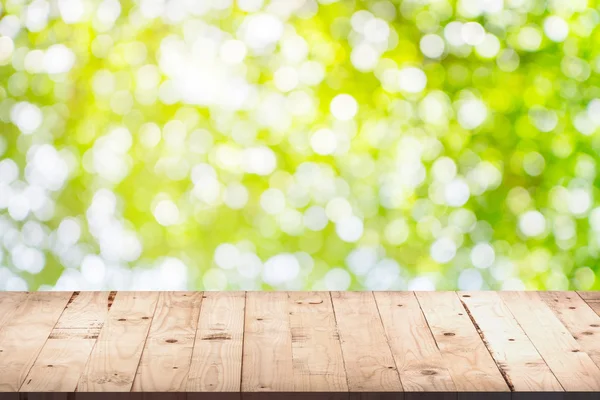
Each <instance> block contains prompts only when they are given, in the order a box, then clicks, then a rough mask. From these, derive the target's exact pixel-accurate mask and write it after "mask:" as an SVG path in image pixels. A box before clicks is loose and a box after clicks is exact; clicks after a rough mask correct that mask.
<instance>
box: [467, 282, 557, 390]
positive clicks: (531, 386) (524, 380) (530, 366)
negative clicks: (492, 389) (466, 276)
mask: <svg viewBox="0 0 600 400" xmlns="http://www.w3.org/2000/svg"><path fill="white" fill-rule="evenodd" d="M459 296H460V298H461V300H462V302H463V303H464V304H465V306H466V308H467V310H468V312H469V313H470V315H471V317H472V318H473V319H474V321H475V323H476V324H477V326H478V328H479V329H480V330H481V333H482V335H483V337H484V338H485V343H486V345H487V347H488V349H489V351H490V352H491V354H492V356H493V357H494V360H495V361H496V363H497V364H498V367H499V368H500V370H501V371H502V372H503V373H504V374H505V376H506V378H507V380H508V383H509V384H510V385H511V386H512V388H513V389H514V390H517V391H526V392H527V391H533V392H535V391H562V390H563V389H562V386H561V385H560V383H559V382H558V380H557V379H556V377H555V376H554V374H553V373H552V371H551V370H550V368H548V366H547V365H546V363H545V361H544V359H543V358H542V356H541V355H540V354H539V352H538V351H537V349H536V348H535V346H534V345H533V343H531V341H530V340H529V338H528V337H527V335H526V334H525V332H523V329H522V328H521V326H520V325H519V323H518V322H517V320H516V319H515V317H514V316H513V315H512V314H511V312H510V311H509V309H508V307H507V306H506V304H504V302H503V301H502V299H501V298H500V297H499V296H498V294H497V293H494V292H461V293H460V294H459Z"/></svg>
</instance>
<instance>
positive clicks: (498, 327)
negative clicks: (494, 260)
mask: <svg viewBox="0 0 600 400" xmlns="http://www.w3.org/2000/svg"><path fill="white" fill-rule="evenodd" d="M599 312H600V294H598V293H595V292H582V293H576V292H464V293H463V292H459V293H456V292H416V293H413V292H374V293H373V292H118V293H117V292H36V293H20V292H16V293H10V292H3V293H0V392H18V391H21V392H26V393H27V392H29V393H31V392H148V393H155V392H212V393H232V395H235V393H240V392H242V393H257V392H271V393H280V392H302V393H309V392H315V393H332V392H334V393H340V394H342V393H363V394H367V393H375V392H387V393H390V394H393V393H406V394H407V396H408V397H410V394H411V393H412V394H417V393H425V392H438V393H447V395H448V396H449V397H448V398H452V396H453V395H455V394H456V393H461V394H463V393H467V392H486V393H498V394H499V395H500V396H502V395H503V393H504V394H506V395H510V393H508V392H510V391H515V392H540V393H542V392H554V393H558V392H563V391H567V392H579V391H585V392H594V391H600V369H599V368H598V366H600V340H598V339H597V337H598V335H600V317H599V316H598V313H599ZM408 397H407V398H408Z"/></svg>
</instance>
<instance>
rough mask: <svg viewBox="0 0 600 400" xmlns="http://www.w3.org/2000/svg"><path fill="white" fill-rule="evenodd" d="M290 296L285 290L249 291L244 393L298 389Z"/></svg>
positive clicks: (245, 335) (247, 299)
mask: <svg viewBox="0 0 600 400" xmlns="http://www.w3.org/2000/svg"><path fill="white" fill-rule="evenodd" d="M287 298H288V295H287V293H284V292H248V293H247V294H246V317H245V327H246V328H245V332H244V351H243V360H242V366H243V367H242V391H243V392H267V391H275V392H286V391H287V392H290V391H293V390H294V378H293V367H292V338H291V334H290V322H289V315H288V313H289V310H288V301H287Z"/></svg>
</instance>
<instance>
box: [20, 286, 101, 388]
mask: <svg viewBox="0 0 600 400" xmlns="http://www.w3.org/2000/svg"><path fill="white" fill-rule="evenodd" d="M109 295H110V294H109V293H108V292H77V293H76V294H74V295H73V296H72V297H71V300H70V301H69V303H68V305H67V306H66V308H65V310H64V312H63V313H62V315H61V316H60V319H59V320H58V322H57V323H56V326H55V327H54V329H53V330H52V332H51V333H50V336H49V337H48V340H47V341H46V344H45V345H44V347H43V348H42V351H41V352H40V354H39V355H38V357H37V360H36V361H35V363H34V365H33V367H32V368H31V370H30V371H29V375H27V378H26V379H25V383H24V384H23V386H22V387H21V391H26V392H29V391H33V392H73V391H75V388H76V387H77V381H78V379H79V376H80V375H81V373H82V372H83V369H84V368H85V365H86V362H87V360H88V358H89V357H90V353H91V352H92V349H93V347H94V344H95V343H96V339H98V335H99V334H100V330H101V329H102V326H103V325H104V321H105V320H106V316H107V314H108V302H109Z"/></svg>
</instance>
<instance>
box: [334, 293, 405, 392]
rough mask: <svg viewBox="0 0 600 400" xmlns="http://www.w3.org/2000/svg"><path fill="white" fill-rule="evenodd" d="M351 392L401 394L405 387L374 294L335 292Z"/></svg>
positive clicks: (336, 313)
mask: <svg viewBox="0 0 600 400" xmlns="http://www.w3.org/2000/svg"><path fill="white" fill-rule="evenodd" d="M331 298H332V301H333V308H334V310H335V316H336V321H337V326H338V332H339V335H340V339H341V342H342V353H343V356H344V364H345V367H346V376H347V378H348V388H349V390H350V391H351V392H401V391H402V390H403V389H402V383H401V382H400V377H399V376H398V370H397V369H396V365H395V364H394V357H393V356H392V352H391V350H390V347H389V345H388V343H387V340H386V337H385V332H384V330H383V325H382V323H381V318H380V317H379V312H378V311H377V305H376V303H375V298H374V297H373V293H371V292H332V293H331Z"/></svg>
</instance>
